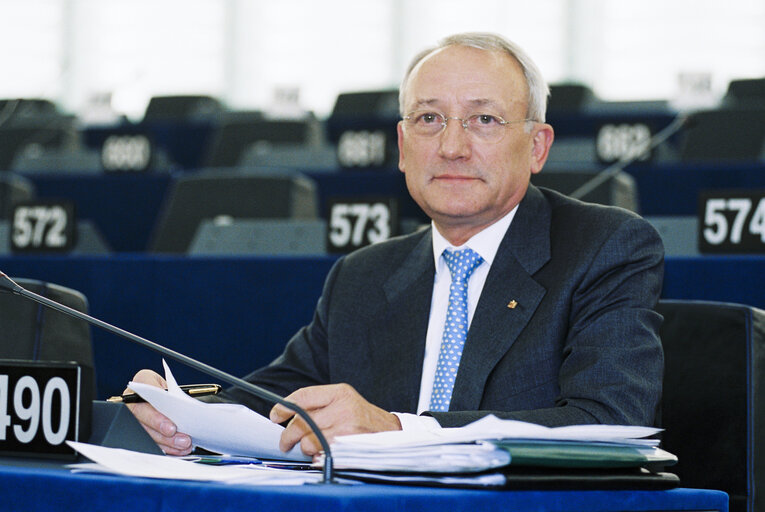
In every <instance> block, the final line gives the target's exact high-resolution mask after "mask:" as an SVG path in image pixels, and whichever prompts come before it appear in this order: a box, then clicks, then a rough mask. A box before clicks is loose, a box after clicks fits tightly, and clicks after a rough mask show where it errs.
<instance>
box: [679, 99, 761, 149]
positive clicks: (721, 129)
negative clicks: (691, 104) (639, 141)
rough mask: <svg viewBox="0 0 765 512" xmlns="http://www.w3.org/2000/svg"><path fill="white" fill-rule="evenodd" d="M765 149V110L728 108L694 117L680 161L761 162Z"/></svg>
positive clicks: (690, 122)
mask: <svg viewBox="0 0 765 512" xmlns="http://www.w3.org/2000/svg"><path fill="white" fill-rule="evenodd" d="M763 149H765V108H760V109H757V108H725V109H715V110H705V111H700V112H696V113H694V114H692V115H691V117H690V118H689V121H688V128H687V129H686V130H685V132H684V134H683V137H682V141H681V143H680V159H681V160H682V161H684V162H694V161H695V162H698V161H710V162H714V161H718V162H725V161H757V160H759V159H761V158H762V157H763Z"/></svg>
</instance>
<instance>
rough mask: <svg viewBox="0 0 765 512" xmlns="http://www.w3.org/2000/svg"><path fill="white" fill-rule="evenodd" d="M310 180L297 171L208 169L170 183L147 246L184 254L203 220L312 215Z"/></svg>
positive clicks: (315, 210)
mask: <svg viewBox="0 0 765 512" xmlns="http://www.w3.org/2000/svg"><path fill="white" fill-rule="evenodd" d="M317 204H318V199H317V192H316V186H315V184H314V182H313V180H310V179H309V178H307V177H305V176H302V175H295V176H293V175H274V176H266V175H251V174H242V173H230V172H229V173H225V172H215V171H208V172H205V173H201V174H197V175H193V176H186V177H183V178H180V179H179V180H178V181H176V182H175V184H174V185H173V188H172V189H171V191H170V194H169V196H168V198H167V200H166V202H165V204H164V205H163V209H162V213H161V214H160V219H159V222H158V224H157V228H156V229H155V231H154V233H153V236H152V241H151V243H150V247H151V250H152V251H153V252H159V253H185V252H187V251H188V249H189V246H190V245H191V242H192V240H193V239H194V235H195V234H196V232H197V229H198V228H199V226H200V224H201V223H202V221H203V220H205V219H215V218H216V217H220V216H226V217H231V218H232V219H266V218H271V219H276V218H304V219H312V218H316V216H317V215H318V206H317Z"/></svg>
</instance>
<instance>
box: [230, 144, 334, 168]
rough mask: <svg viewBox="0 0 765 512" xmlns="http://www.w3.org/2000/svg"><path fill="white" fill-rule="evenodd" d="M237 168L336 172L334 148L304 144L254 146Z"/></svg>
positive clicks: (242, 158)
mask: <svg viewBox="0 0 765 512" xmlns="http://www.w3.org/2000/svg"><path fill="white" fill-rule="evenodd" d="M237 167H240V168H247V169H288V170H294V171H295V172H298V171H336V170H337V169H338V162H337V152H336V150H335V147H334V146H331V145H329V144H322V145H319V146H304V145H302V144H257V143H256V144H253V145H251V146H250V147H249V148H247V150H245V152H244V154H242V157H241V158H240V159H239V162H237Z"/></svg>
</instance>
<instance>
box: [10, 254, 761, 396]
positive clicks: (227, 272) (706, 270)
mask: <svg viewBox="0 0 765 512" xmlns="http://www.w3.org/2000/svg"><path fill="white" fill-rule="evenodd" d="M334 261H335V258H333V257H324V258H266V257H262V258H255V257H253V258H183V257H149V256H144V255H118V256H112V257H71V258H63V257H19V256H16V257H5V258H0V270H2V271H3V272H5V273H6V274H8V275H9V276H12V277H28V278H33V279H41V280H44V281H49V282H53V283H57V284H61V285H64V286H68V287H71V288H74V289H77V290H80V291H81V292H83V293H84V294H85V295H86V296H87V297H88V300H89V301H90V311H91V314H92V315H93V316H95V317H97V318H99V319H101V320H103V321H105V322H108V323H111V324H114V325H117V326H118V327H121V328H123V329H126V330H128V331H130V332H132V333H134V334H137V335H139V336H142V337H144V338H148V339H150V340H152V341H155V342H157V343H160V344H163V345H166V346H169V347H170V348H173V349H175V350H178V351H180V352H183V353H186V354H188V355H190V356H191V357H195V358H198V359H201V360H202V361H205V362H207V363H209V364H211V365H213V366H216V367H218V368H220V369H221V370H224V371H226V372H229V373H232V374H234V375H244V374H246V373H248V372H250V371H251V370H254V369H255V368H258V367H260V366H263V365H265V364H267V363H269V362H270V361H271V360H273V359H274V358H275V357H276V356H277V355H279V354H280V353H281V351H282V349H283V347H284V344H285V343H286V342H287V340H289V338H290V337H292V335H293V334H294V333H295V332H296V331H297V330H298V329H299V328H300V327H302V326H303V325H305V324H307V323H308V322H309V321H310V320H311V317H312V314H313V310H314V307H315V306H316V301H317V300H318V298H319V295H320V294H321V289H322V285H323V282H324V278H325V277H326V275H327V273H328V272H329V269H330V267H331V265H332V263H333V262H334ZM764 277H765V257H747V256H736V257H703V258H669V259H667V262H666V272H665V278H664V292H663V297H665V298H670V299H697V300H718V301H728V302H737V303H743V304H749V305H752V306H756V307H759V308H763V309H765V294H763V292H762V283H763V278H764ZM19 300H23V299H22V298H19ZM91 332H92V334H93V351H94V357H95V363H96V382H97V386H98V396H97V397H98V398H100V399H105V398H107V397H108V396H110V395H112V394H116V393H119V392H121V391H122V389H123V388H124V385H125V383H126V382H127V381H128V380H129V379H130V378H131V377H132V376H133V374H134V373H135V371H136V370H137V369H140V368H143V367H148V368H154V369H157V370H160V369H161V364H160V357H159V355H158V354H156V353H154V352H151V351H149V350H147V349H145V348H143V347H139V346H134V345H133V344H131V343H130V342H128V341H127V340H123V339H121V338H118V337H117V336H115V335H113V334H109V333H106V332H104V331H102V330H100V329H97V328H93V330H92V331H91ZM171 368H172V369H173V372H174V373H175V374H176V376H177V377H178V380H179V381H180V382H181V383H192V382H199V381H200V380H204V381H207V380H209V379H208V378H207V377H204V376H202V375H200V374H198V373H196V372H195V371H193V370H188V369H186V368H184V367H182V366H181V365H180V363H176V364H171Z"/></svg>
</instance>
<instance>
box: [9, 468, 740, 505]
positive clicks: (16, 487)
mask: <svg viewBox="0 0 765 512" xmlns="http://www.w3.org/2000/svg"><path fill="white" fill-rule="evenodd" d="M6 462H7V459H6ZM0 495H2V496H3V498H2V504H1V505H0V509H2V510H18V511H22V510H23V511H25V512H32V511H38V510H45V511H58V510H61V511H67V512H73V511H79V510H103V511H108V512H117V511H122V510H125V511H131V512H137V511H140V512H152V511H158V512H159V511H164V512H168V511H183V512H187V511H194V512H204V511H214V512H227V511H232V512H233V511H235V512H242V511H244V510H274V511H277V510H278V511H284V510H300V511H311V510H317V511H319V510H344V511H355V510H359V511H364V512H374V511H377V510H380V511H383V510H384V511H386V512H388V511H391V510H416V511H418V512H428V511H438V512H443V511H444V510H448V511H449V512H456V511H460V510H469V511H471V512H472V511H475V510H513V511H515V512H523V511H538V510H545V511H559V512H568V511H571V512H575V511H576V512H580V511H583V510H587V511H591V512H608V511H622V512H626V511H656V510H665V511H696V510H704V511H719V512H727V510H728V496H727V494H725V493H723V492H720V491H711V490H698V489H672V490H668V491H488V490H463V489H434V488H427V487H402V486H383V485H329V486H324V485H305V486H297V487H255V486H245V485H238V484H237V485H228V484H219V483H208V482H203V483H200V482H188V481H171V480H155V479H149V478H132V477H123V476H116V475H95V474H93V475H91V474H82V473H80V474H73V473H71V472H69V471H67V470H64V469H60V468H54V467H39V466H37V467H35V465H34V464H26V465H3V466H0Z"/></svg>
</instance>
